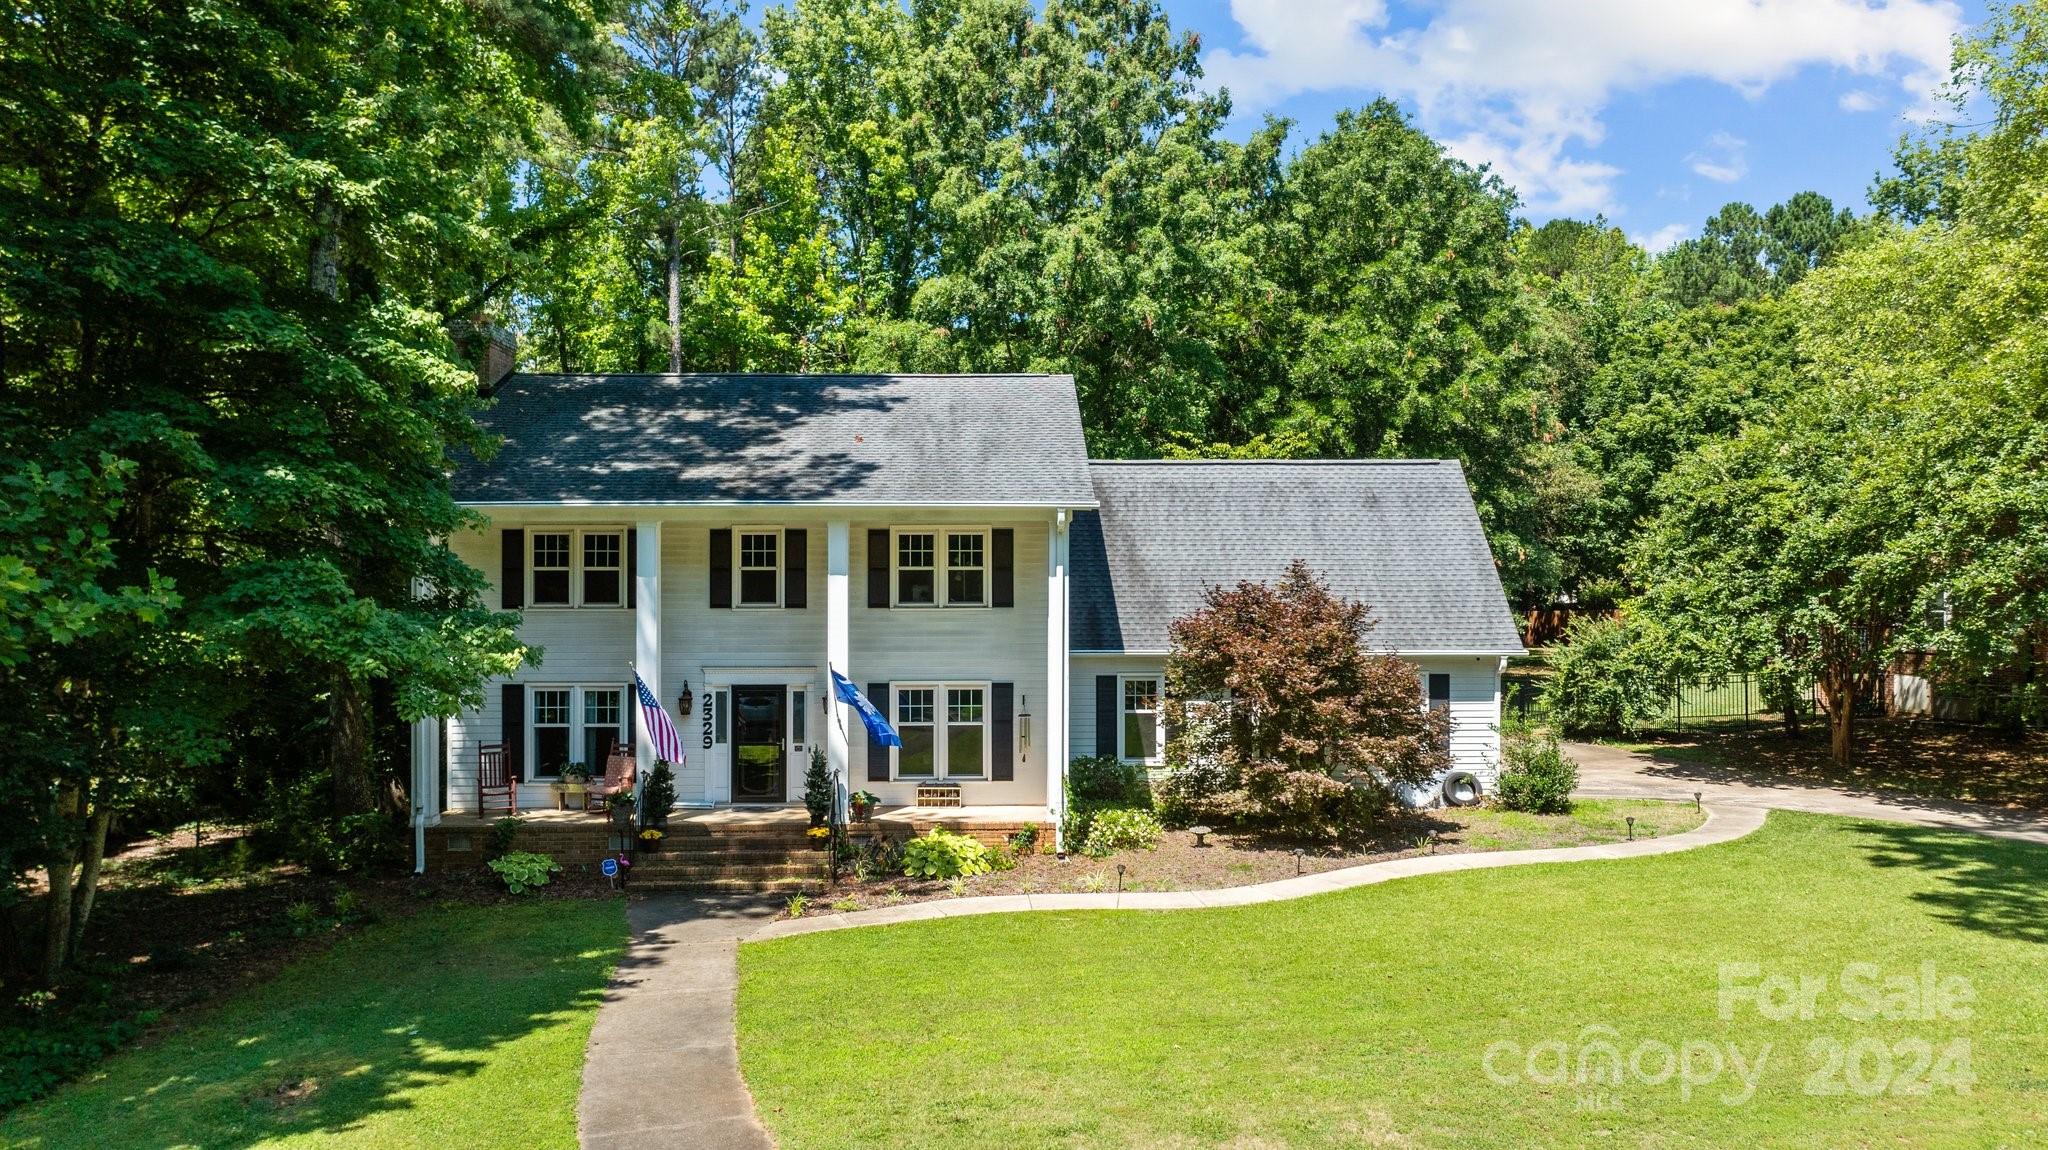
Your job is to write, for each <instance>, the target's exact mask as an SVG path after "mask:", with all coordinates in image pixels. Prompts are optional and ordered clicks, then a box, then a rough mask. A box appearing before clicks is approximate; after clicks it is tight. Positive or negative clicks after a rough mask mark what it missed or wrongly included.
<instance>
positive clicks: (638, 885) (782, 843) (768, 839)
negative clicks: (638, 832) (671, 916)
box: [630, 818, 829, 894]
mask: <svg viewBox="0 0 2048 1150" xmlns="http://www.w3.org/2000/svg"><path fill="white" fill-rule="evenodd" d="M805 825H806V824H805V823H803V822H802V821H790V820H783V821H777V822H775V823H772V824H768V825H758V824H756V825H748V824H732V825H721V824H717V823H711V824H706V823H702V822H696V821H685V820H683V819H678V818H671V819H670V820H669V825H668V837H667V838H664V839H663V840H662V843H661V849H660V850H643V851H641V852H640V853H639V854H638V855H636V856H634V859H633V877H632V879H631V880H630V886H631V889H633V890H636V891H643V892H645V891H686V892H693V893H707V894H711V893H715V894H743V893H752V894H796V893H799V892H811V891H818V890H823V889H824V887H825V877H826V864H827V863H828V861H829V856H828V855H827V853H826V852H825V851H823V850H820V849H818V848H817V847H816V846H814V845H812V843H811V841H810V839H808V838H806V837H805V836H804V827H805Z"/></svg>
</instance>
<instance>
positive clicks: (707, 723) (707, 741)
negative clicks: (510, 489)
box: [704, 691, 711, 751]
mask: <svg viewBox="0 0 2048 1150" xmlns="http://www.w3.org/2000/svg"><path fill="white" fill-rule="evenodd" d="M704 749H705V750H707V751H708V750H710V749H711V692H709V691H706V692H704Z"/></svg>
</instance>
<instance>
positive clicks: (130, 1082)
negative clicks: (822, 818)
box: [0, 901, 626, 1150]
mask: <svg viewBox="0 0 2048 1150" xmlns="http://www.w3.org/2000/svg"><path fill="white" fill-rule="evenodd" d="M625 939H626V924H625V912H624V906H623V904H622V903H619V902H616V901H607V902H547V903H540V902H534V903H528V904H524V905H518V906H502V907H447V908H437V909H433V910H428V911H424V912H422V913H420V914H419V915H417V916H415V917H412V918H408V919H406V920H404V921H402V922H396V923H391V924H387V925H383V926H377V927H371V928H369V929H366V930H364V931H363V932H362V933H360V934H358V935H355V936H354V937H351V938H347V939H344V940H343V941H342V942H340V943H339V944H337V945H336V946H335V947H334V949H333V950H332V951H329V952H327V953H325V954H321V955H319V956H316V957H313V958H309V959H307V960H305V961H302V962H299V963H297V964H295V965H293V966H292V967H290V968H289V969H287V970H286V971H285V972H284V973H283V974H282V975H280V976H279V977H278V978H277V979H275V980H274V981H272V982H270V983H267V984H265V985H263V986H260V987H256V988H254V989H252V990H249V991H247V992H243V993H241V994H238V995H236V996H234V997H233V998H231V999H229V1000H228V1001H227V1002H225V1003H224V1004H222V1005H221V1006H220V1007H219V1008H217V1009H215V1010H211V1011H208V1012H206V1013H205V1014H203V1015H201V1016H199V1017H197V1018H195V1019H193V1020H191V1021H190V1022H189V1023H188V1024H187V1025H185V1026H183V1027H181V1028H179V1029H177V1030H175V1031H173V1032H172V1033H170V1034H168V1035H166V1036H165V1037H164V1038H162V1039H161V1040H160V1041H157V1042H155V1043H152V1044H150V1045H147V1046H144V1047H142V1048H139V1049H136V1050H133V1051H130V1052H128V1053H126V1054H122V1055H118V1056H116V1057H114V1058H113V1059H110V1060H109V1061H108V1062H107V1063H106V1064H105V1065H104V1066H102V1067H101V1068H100V1070H99V1071H98V1072H97V1073H95V1074H93V1075H91V1076H89V1077H87V1078H85V1079H83V1080H81V1081H79V1082H76V1083H73V1084H72V1085H70V1086H68V1087H66V1088H64V1089H62V1090H60V1091H58V1092H57V1093H56V1094H54V1095H52V1096H51V1097H49V1098H47V1099H45V1100H43V1101H42V1102H40V1103H37V1104H35V1105H32V1106H30V1107H27V1108H26V1109H24V1110H21V1111H19V1112H17V1113H15V1114H14V1115H12V1116H11V1117H9V1118H8V1119H6V1120H5V1121H0V1146H7V1147H22V1148H38V1150H43V1148H47V1150H59V1148H63V1150H71V1148H74V1147H76V1148H80V1150H83V1148H87V1147H95V1148H103V1150H115V1148H119V1147H151V1148H159V1147H207V1148H208V1150H215V1148H238V1147H258V1146H261V1147H300V1146H321V1147H330V1146H336V1147H349V1146H361V1147H371V1146H374V1147H379V1148H380V1150H381V1148H387V1147H433V1148H435V1150H456V1148H462V1150H471V1148H477V1147H485V1148H487V1147H517V1148H518V1150H541V1148H543V1147H563V1148H573V1147H574V1146H575V1145H576V1094H577V1090H578V1087H579V1083H580V1081H581V1075H582V1070H583V1047H584V1042H585V1040H586V1039H587V1038H588V1037H589V1035H590V1023H591V1019H592V1017H593V1016H594V1015H595V1013H596V1010H597V1005H598V1000H599V997H600V995H601V994H602V992H603V988H604V985H605V982H606V980H607V978H608V977H609V974H610V971H611V969H612V967H613V965H614V964H616V963H617V961H618V958H619V955H620V954H621V952H622V951H623V949H624V944H625Z"/></svg>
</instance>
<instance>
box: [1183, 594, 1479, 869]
mask: <svg viewBox="0 0 2048 1150" xmlns="http://www.w3.org/2000/svg"><path fill="white" fill-rule="evenodd" d="M1372 627H1373V621H1372V618H1371V613H1370V611H1369V610H1368V609H1367V608H1366V607H1365V605H1364V604H1361V603H1353V602H1348V601H1346V600H1344V599H1341V598H1339V597H1338V596H1336V595H1334V594H1332V593H1331V592H1330V589H1329V588H1328V587H1326V586H1324V584H1323V583H1322V581H1321V580H1319V579H1317V578H1316V576H1315V573H1314V572H1313V571H1310V570H1309V568H1308V565H1307V564H1305V563H1302V562H1301V561H1300V560H1296V561H1295V562H1294V563H1292V564H1290V565H1289V566H1288V568H1287V573H1286V574H1285V575H1284V576H1282V577H1281V579H1280V581H1279V582H1278V583H1275V584H1272V585H1265V584H1259V583H1250V582H1245V583H1239V584H1238V585H1237V586H1236V587H1235V588H1230V589H1225V588H1221V587H1217V588H1211V589H1210V591H1209V593H1208V596H1207V601H1206V603H1205V604H1204V605H1203V607H1202V608H1201V609H1200V610H1198V611H1196V612H1194V613H1193V614H1191V615H1189V616H1187V617H1186V618H1184V619H1180V620H1177V621H1176V622H1175V623H1174V624H1173V627H1172V629H1171V631H1170V635H1171V639H1172V644H1173V648H1172V652H1171V654H1169V656H1168V657H1167V661H1166V691H1167V704H1166V707H1167V722H1168V726H1169V727H1171V728H1173V729H1174V731H1175V734H1174V735H1173V736H1172V738H1173V739H1174V740H1185V739H1187V738H1190V737H1195V736H1191V735H1189V734H1187V733H1186V732H1189V731H1199V732H1205V734H1203V735H1201V736H1200V737H1202V738H1204V739H1206V740H1207V745H1205V746H1203V747H1200V748H1194V749H1192V750H1191V749H1190V748H1187V747H1185V746H1183V747H1180V748H1174V747H1172V746H1169V749H1168V758H1169V760H1170V761H1179V762H1204V761H1213V762H1214V763H1215V764H1216V768H1215V769H1217V770H1220V771H1221V772H1222V774H1223V777H1224V782H1225V784H1226V786H1227V788H1228V789H1227V790H1225V791H1224V792H1223V793H1221V794H1218V795H1216V796H1214V798H1213V800H1212V801H1214V802H1215V803H1217V804H1218V805H1219V807H1221V808H1222V809H1225V810H1228V811H1232V812H1234V813H1237V814H1240V815H1242V816H1244V817H1248V818H1251V819H1256V820H1261V821H1267V822H1272V823H1275V824H1278V825H1279V826H1281V827H1283V828H1284V829H1287V830H1289V831H1292V832H1295V833H1298V834H1306V835H1314V836H1318V837H1343V836H1346V835H1350V834H1353V833H1355V832H1357V831H1360V830H1362V829H1364V827H1365V826H1366V825H1368V824H1369V823H1370V822H1371V821H1372V819H1373V818H1374V817H1376V816H1377V815H1379V814H1380V813H1381V812H1383V811H1384V810H1386V809H1387V807H1388V806H1389V805H1391V804H1392V802H1393V799H1394V794H1395V789H1396V788H1397V787H1399V786H1402V785H1404V784H1405V785H1412V786H1419V785H1421V784H1422V783H1425V782H1427V781H1428V780H1430V779H1432V778H1434V777H1436V776H1437V775H1438V774H1441V773H1442V772H1443V771H1444V770H1446V769H1447V768H1449V766H1450V765H1451V757H1450V743H1449V734H1450V725H1449V724H1450V719H1449V716H1448V715H1446V714H1444V713H1443V712H1441V711H1431V710H1428V709H1427V708H1425V707H1424V705H1423V696H1422V681H1421V678H1420V676H1418V675H1417V674H1416V671H1415V668H1414V667H1413V666H1412V665H1410V664H1409V663H1407V662H1405V661H1404V660H1402V659H1399V658H1397V657H1395V656H1393V655H1380V654H1375V653H1373V652H1371V651H1369V650H1367V648H1366V635H1367V634H1368V633H1369V632H1370V631H1371V629H1372ZM1221 699H1227V700H1228V704H1227V705H1226V706H1224V707H1223V710H1224V712H1225V713H1224V715H1223V717H1222V718H1221V719H1220V720H1219V719H1217V718H1215V716H1214V714H1213V711H1214V710H1215V709H1216V708H1217V704H1215V703H1213V702H1208V701H1209V700H1221ZM1191 708H1193V709H1194V710H1196V711H1198V712H1200V711H1207V712H1210V713H1207V714H1202V713H1198V714H1195V715H1194V716H1193V717H1194V718H1195V719H1196V720H1197V721H1195V722H1192V723H1191V722H1189V719H1190V717H1191V716H1190V710H1191Z"/></svg>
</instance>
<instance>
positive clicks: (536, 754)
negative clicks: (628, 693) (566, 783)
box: [527, 686, 627, 779]
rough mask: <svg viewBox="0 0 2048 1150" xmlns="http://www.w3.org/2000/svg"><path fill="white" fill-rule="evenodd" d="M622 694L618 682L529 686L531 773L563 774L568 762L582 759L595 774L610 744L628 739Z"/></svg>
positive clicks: (541, 775)
mask: <svg viewBox="0 0 2048 1150" xmlns="http://www.w3.org/2000/svg"><path fill="white" fill-rule="evenodd" d="M623 694H624V692H623V690H622V689H621V688H619V687H578V686H569V687H535V688H533V689H532V690H531V691H529V692H527V695H528V698H529V699H531V702H530V703H529V706H530V707H531V709H532V710H531V714H530V715H529V722H528V730H529V733H530V743H529V747H528V749H529V751H530V752H531V754H530V755H529V759H528V761H530V762H531V763H532V764H533V777H534V778H537V779H557V778H560V777H561V776H562V768H563V767H566V766H568V765H569V764H570V763H581V764H582V765H583V767H584V768H585V769H586V770H588V771H589V772H590V773H591V774H593V775H595V774H598V773H600V772H602V771H603V770H604V761H605V759H606V758H608V757H610V755H611V753H612V747H613V746H615V745H617V744H618V743H621V742H623V741H625V737H626V727H625V720H626V717H627V712H626V709H625V706H624V699H623V698H622V696H623Z"/></svg>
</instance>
